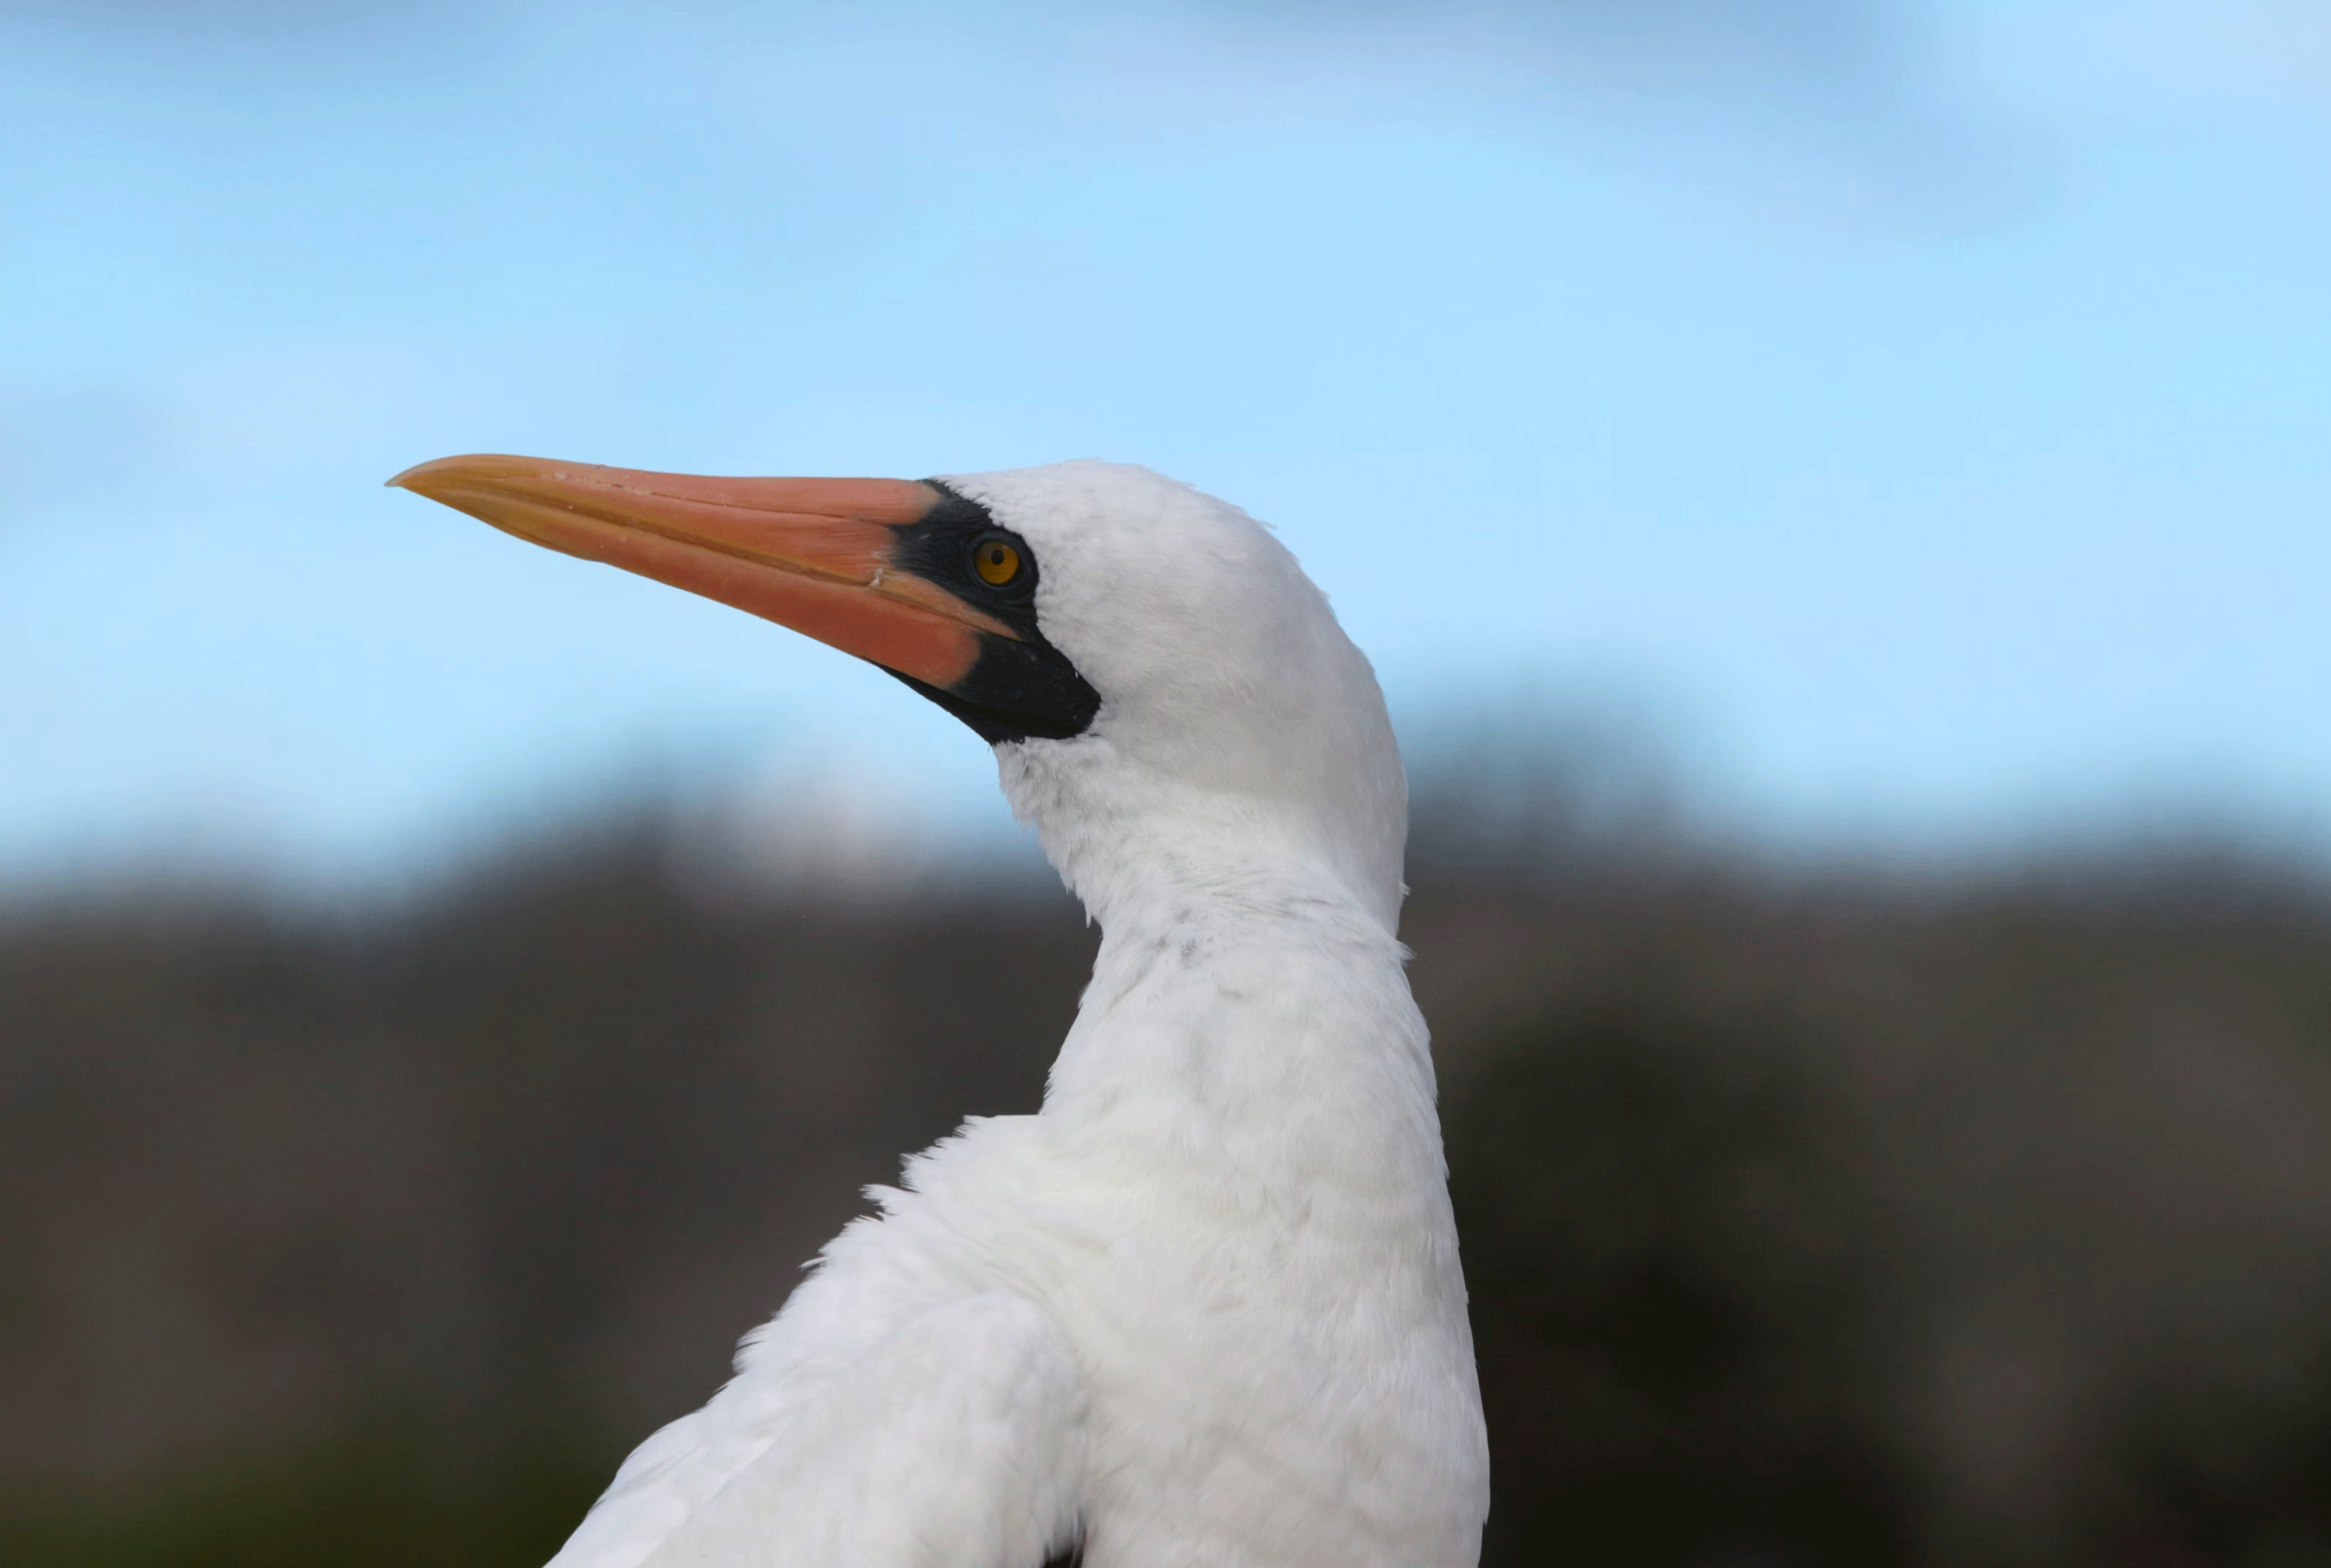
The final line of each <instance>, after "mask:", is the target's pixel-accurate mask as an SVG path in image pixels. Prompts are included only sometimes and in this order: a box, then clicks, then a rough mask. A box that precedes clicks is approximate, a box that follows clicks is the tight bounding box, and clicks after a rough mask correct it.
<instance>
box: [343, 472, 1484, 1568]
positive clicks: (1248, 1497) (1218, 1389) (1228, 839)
mask: <svg viewBox="0 0 2331 1568" xmlns="http://www.w3.org/2000/svg"><path fill="white" fill-rule="evenodd" d="M389 482H390V483H392V484H396V485H402V486H404V488H406V489H412V490H416V491H418V492H420V493H421V494H423V495H425V496H429V497H432V498H433V499H437V500H440V501H442V502H444V503H446V504H447V505H449V506H452V507H456V508H461V510H463V511H467V512H470V513H472V514H474V515H475V516H477V517H479V518H483V519H484V520H485V521H487V522H490V523H491V524H493V525H494V526H495V527H499V528H503V529H506V530H508V531H509V532H510V533H513V534H517V535H519V537H524V538H528V539H531V540H533V541H535V542H537V543H538V544H543V545H547V546H550V547H551V548H553V549H557V550H562V551H565V552H566V553H568V554H571V555H576V556H585V557H588V558H591V559H595V560H599V561H604V562H608V563H611V564H613V565H619V566H622V567H624V568H626V569H628V570H630V571H633V572H638V573H642V574H644V575H648V576H651V577H654V578H657V579H659V580H661V581H662V582H666V583H670V584H675V585H677V586H680V587H683V588H687V589H690V590H692V591H694V592H696V593H699V594H705V595H707V596H709V597H710V598H713V599H717V600H719V601H721V602H723V603H728V604H732V605H735V606H737V607H739V608H741V609H745V610H747V611H750V612H753V613H756V614H759V615H762V616H765V617H766V618H768V619H770V620H772V621H775V622H780V623H781V624H785V625H787V626H791V627H794V628H795V629H797V630H799V631H801V632H806V633H808V634H809V635H810V636H813V637H815V638H818V639H820V640H821V641H825V642H828V643H830V644H832V645H833V646H835V647H837V648H840V649H842V650H843V651H847V652H850V653H854V654H857V655H858V656H860V657H861V658H864V659H867V660H871V661H873V662H874V663H876V664H878V665H880V666H881V667H882V668H883V669H885V670H889V671H890V673H892V674H894V675H896V676H898V677H899V679H902V680H904V681H905V682H906V683H907V684H908V685H909V686H911V687H913V688H914V689H916V690H918V691H919V692H921V693H922V694H923V695H924V696H926V697H928V698H931V699H933V700H934V701H937V703H939V704H940V705H941V706H943V707H945V708H947V709H948V710H949V711H950V712H952V713H954V714H956V716H957V717H960V718H962V719H963V720H964V721H965V722H966V723H967V724H969V725H970V727H972V728H973V729H975V730H976V731H978V732H979V734H980V735H981V736H982V737H984V738H985V739H986V740H987V741H988V742H990V743H991V744H992V745H993V746H994V748H995V755H996V759H997V763H998V766H999V770H1000V773H1001V774H1002V780H1003V786H1004V794H1005V795H1006V797H1007V798H1008V799H1009V800H1010V802H1011V804H1012V809H1013V812H1014V813H1016V814H1017V815H1018V817H1019V818H1020V819H1021V820H1022V821H1023V822H1026V823H1029V824H1031V825H1032V826H1033V827H1034V829H1035V831H1036V832H1037V834H1038V835H1039V837H1040V838H1041V840H1042V843H1043V847H1044V851H1045V853H1046V854H1047V855H1048V856H1049V857H1050V858H1051V862H1052V864H1053V865H1054V866H1055V867H1056V868H1058V870H1060V873H1061V877H1062V879H1064V880H1065V881H1066V882H1067V884H1068V886H1069V888H1070V889H1071V890H1072V891H1073V892H1074V893H1075V894H1076V895H1077V897H1078V898H1080V899H1082V900H1083V902H1084V906H1085V908H1086V909H1087V910H1088V911H1089V912H1090V914H1091V916H1092V917H1093V918H1095V919H1096V920H1097V921H1098V922H1099V925H1100V927H1101V931H1102V940H1101V945H1100V952H1099V958H1098V960H1097V961H1096V963H1095V965H1094V970H1093V976H1092V981H1091V983H1090V984H1089V986H1088V987H1087V988H1086V991H1085V993H1084V997H1083V1000H1082V1003H1080V1009H1079V1012H1078V1014H1077V1019H1076V1022H1075V1025H1074V1026H1073V1027H1072V1028H1071V1029H1070V1031H1069V1034H1068V1037H1067V1039H1066V1040H1065V1041H1063V1042H1062V1044H1061V1050H1060V1056H1059V1059H1058V1060H1057V1061H1056V1062H1055V1063H1054V1065H1053V1068H1052V1070H1051V1076H1050V1078H1049V1079H1048V1081H1047V1085H1046V1089H1045V1095H1044V1100H1043V1108H1042V1110H1041V1111H1039V1112H1038V1113H1036V1114H1035V1115H1033V1116H1019V1117H974V1118H972V1119H971V1120H969V1121H967V1122H966V1124H965V1125H964V1126H963V1128H962V1129H961V1130H960V1131H959V1132H958V1133H956V1135H955V1136H952V1137H949V1138H947V1139H946V1140H944V1141H943V1142H941V1143H939V1144H938V1145H936V1146H934V1147H932V1148H930V1149H928V1150H926V1151H924V1152H923V1153H922V1154H919V1155H915V1156H913V1157H912V1158H911V1159H909V1161H908V1162H907V1164H906V1172H905V1177H904V1180H903V1181H902V1183H901V1184H900V1185H899V1188H897V1189H895V1190H893V1189H887V1188H877V1189H873V1190H872V1192H871V1196H872V1197H873V1198H874V1199H875V1201H876V1202H877V1203H878V1205H879V1208H880V1214H879V1215H878V1216H870V1217H867V1218H862V1219H861V1220H859V1221H855V1222H853V1223H852V1225H851V1226H850V1227H849V1228H847V1229H846V1230H844V1231H842V1234H841V1235H840V1236H838V1237H836V1238H835V1239H834V1240H833V1241H832V1242H830V1243H829V1244H828V1245H827V1246H826V1247H825V1248H824V1250H823V1253H822V1254H821V1258H820V1260H819V1261H818V1263H817V1265H816V1267H815V1269H814V1271H813V1272H812V1273H811V1274H810V1275H809V1276H808V1278H806V1279H804V1282H803V1283H802V1284H801V1286H800V1287H799V1288H796V1289H795V1290H794V1292H793V1294H792V1297H790V1298H789V1299H788V1300H787V1301H786V1302H785V1306H784V1307H783V1309H782V1310H780V1311H779V1312H778V1313H777V1315H776V1316H775V1319H774V1320H772V1321H771V1322H769V1323H768V1324H767V1325H766V1326H763V1327H762V1328H760V1329H758V1330H757V1331H756V1332H755V1333H753V1334H752V1335H749V1336H748V1337H747V1339H746V1340H745V1342H744V1345H743V1346H742V1347H741V1349H740V1350H739V1352H738V1354H737V1371H736V1375H735V1377H734V1379H733V1380H732V1381H731V1382H730V1383H728V1385H727V1386H726V1387H724V1388H723V1389H721V1390H720V1391H719V1392H718V1393H717V1394H716V1395H714V1397H713V1398H712V1400H711V1401H710V1402H709V1403H708V1404H706V1405H705V1407H704V1408H703V1409H702V1410H700V1411H697V1412H696V1413H694V1414H692V1415H689V1416H684V1417H682V1418H681V1419H680V1420H679V1421H674V1422H672V1423H671V1425H669V1426H667V1427H665V1428H664V1429H663V1430H661V1431H659V1432H657V1433H656V1434H654V1435H653V1436H652V1437H651V1438H649V1439H648V1440H647V1441H646V1442H644V1443H642V1445H641V1446H640V1447H639V1449H637V1450H636V1451H635V1452H633V1455H632V1456H631V1458H630V1459H628V1460H626V1461H625V1462H624V1464H623V1468H621V1469H620V1470H619V1471H618V1472H617V1474H616V1476H615V1478H614V1484H613V1485H612V1486H611V1487H609V1488H608V1490H607V1492H606V1494H605V1496H604V1497H602V1498H601V1499H600V1500H599V1502H598V1504H597V1505H596V1506H595V1507H594V1509H593V1510H592V1512H591V1513H590V1514H589V1516H587V1517H585V1520H584V1521H583V1523H582V1525H580V1527H579V1528H577V1529H576V1532H575V1534H574V1535H573V1536H572V1538H570V1539H569V1540H568V1542H567V1544H566V1547H565V1548H564V1550H562V1551H561V1552H560V1553H559V1554H558V1555H557V1558H556V1559H555V1560H554V1564H553V1568H678V1565H680V1564H690V1565H702V1568H732V1565H744V1564H753V1565H758V1568H807V1565H811V1564H815V1565H818V1568H835V1565H853V1568H926V1565H928V1568H1044V1565H1045V1564H1047V1563H1053V1564H1058V1563H1067V1562H1070V1561H1077V1560H1080V1561H1081V1562H1082V1563H1083V1564H1084V1568H1200V1565H1204V1568H1465V1565H1470V1564H1472V1563H1475V1562H1476V1560H1477V1558H1478V1556H1479V1544H1480V1531H1481V1523H1482V1519H1483V1517H1484V1516H1485V1515H1486V1514H1487V1512H1488V1506H1489V1459H1488V1448H1487V1442H1486V1440H1485V1438H1484V1435H1483V1428H1482V1422H1481V1406H1480V1395H1479V1389H1478V1387H1477V1383H1476V1379H1475V1373H1474V1366H1473V1352H1472V1341H1471V1336H1470V1331H1469V1330H1468V1327H1467V1324H1466V1316H1465V1289H1464V1281H1463V1278H1462V1276H1461V1274H1460V1269H1459V1266H1458V1257H1457V1233H1456V1229H1455V1226H1454V1224H1453V1222H1452V1221H1451V1214H1450V1207H1449V1198H1448V1190H1447V1178H1446V1170H1445V1166H1444V1164H1443V1161H1442V1155H1441V1131H1440V1124H1439V1121H1438V1118H1437V1117H1436V1114H1435V1111H1434V1105H1433V1092H1434V1091H1433V1074H1432V1060H1431V1057H1430V1054H1429V1052H1428V1050H1427V1043H1426V1033H1425V1027H1424V1022H1423V1020H1422V1017H1420V1016H1419V1014H1418V1012H1417V1010H1416V1006H1415V1003H1413V1001H1412V1000H1411V998H1410V995H1409V989H1408V983H1407V979H1406V976H1405V974H1404V972H1403V960H1404V959H1405V957H1406V954H1405V951H1404V950H1403V948H1402V947H1401V946H1400V944H1399V942H1398V940H1397V939H1396V937H1395V936H1394V928H1395V926H1396V923H1397V920H1398V916H1399V909H1400V901H1401V897H1402V894H1403V890H1404V889H1403V887H1402V883H1401V856H1402V851H1403V843H1404V840H1405V837H1406V833H1407V786H1406V784H1405V782H1404V780H1403V775H1402V772H1401V765H1400V757H1399V753H1398V751H1397V749H1396V747H1395V746H1394V740H1393V733H1392V727H1391V725H1390V723H1389V721H1388V720H1387V718H1386V717H1385V714H1384V698H1383V696H1382V694H1381V692H1380V691H1379V690H1378V689H1377V686H1376V681H1375V675H1374V674H1373V672H1372V671H1371V670H1370V669H1369V667H1368V663H1367V660H1366V659H1365V657H1363V656H1362V654H1361V653H1360V651H1359V650H1358V649H1357V648H1356V647H1354V646H1353V644H1352V642H1351V641H1350V640H1349V639H1348V638H1346V636H1345V634H1344V632H1343V631H1342V629H1341V628H1340V627H1338V626H1337V622H1336V619H1335V616H1334V615H1333V613H1331V612H1330V611H1329V609H1328V607H1327V599H1326V597H1325V596H1324V595H1323V594H1320V592H1319V591H1318V589H1317V588H1316V587H1314V586H1313V585H1312V584H1311V582H1310V580H1309V579H1308V577H1306V576H1305V575H1303V572H1302V569H1301V568H1300V567H1299V566H1298V565H1297V564H1296V562H1295V558H1294V556H1292V555H1290V554H1289V552H1288V550H1287V549H1286V548H1285V547H1284V546H1282V545H1280V542H1279V541H1278V540H1277V539H1276V538H1275V537H1272V535H1271V534H1270V532H1269V531H1268V530H1266V529H1265V528H1264V527H1262V526H1261V525H1260V524H1258V523H1256V522H1255V521H1254V520H1253V519H1251V518H1249V517H1247V516H1246V514H1245V513H1243V512H1242V511H1240V510H1238V509H1237V508H1234V507H1231V506H1228V505H1226V504H1224V503H1223V502H1220V501H1217V500H1214V499H1211V498H1209V497H1207V496H1204V495H1201V494H1199V493H1198V492H1196V491H1195V490H1193V489H1189V488H1187V487H1185V486H1183V485H1180V484H1176V483H1175V482H1173V481H1171V480H1166V479H1163V478H1161V477H1159V476H1157V475H1156V474H1153V473H1150V472H1148V471H1147V470H1142V469H1137V468H1127V467H1120V466H1117V465H1114V464H1108V463H1098V462H1074V463H1061V464H1058V465H1054V466H1051V467H1045V468H1035V469H1023V470H1015V471H1011V472H1004V473H989V474H974V475H964V476H960V477H956V478H950V479H947V480H928V481H922V482H909V481H903V480H764V479H749V480H737V479H705V478H698V477H694V476H689V475H678V474H657V473H642V472H637V471H633V470H620V469H607V468H599V467H593V466H585V465H580V464H570V463H560V462H552V461H539V460H535V459H528V458H512V457H460V458H447V459H442V460H441V461H435V462H431V463H424V464H423V465H421V466H420V467H418V468H415V469H412V470H408V471H406V472H404V473H403V474H400V475H398V476H397V477H396V478H395V480H391V481H389Z"/></svg>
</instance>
